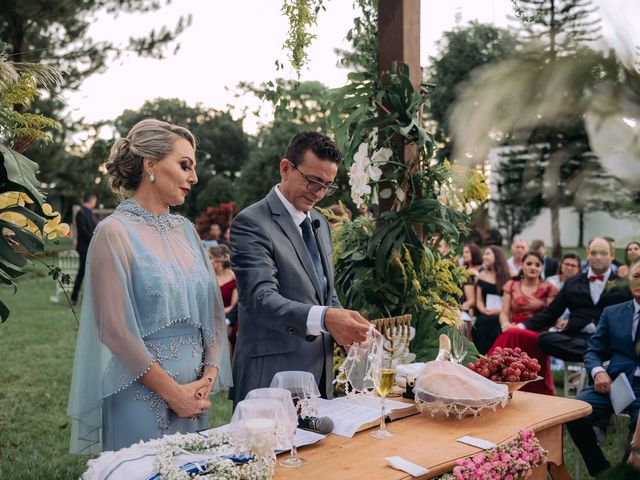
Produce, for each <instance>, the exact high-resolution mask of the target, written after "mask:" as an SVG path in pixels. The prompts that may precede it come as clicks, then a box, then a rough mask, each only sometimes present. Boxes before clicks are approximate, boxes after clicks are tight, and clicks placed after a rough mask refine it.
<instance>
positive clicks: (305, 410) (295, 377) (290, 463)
mask: <svg viewBox="0 0 640 480" xmlns="http://www.w3.org/2000/svg"><path fill="white" fill-rule="evenodd" d="M270 387H271V388H283V389H285V390H288V391H289V392H290V395H291V398H292V399H293V402H294V404H295V406H296V415H299V416H302V417H311V416H315V415H317V414H318V398H319V397H320V391H319V390H318V385H317V383H316V380H315V377H314V376H313V374H312V373H311V372H303V371H294V370H291V371H285V372H278V373H276V374H275V375H274V376H273V379H272V380H271V385H270ZM296 421H297V417H296ZM279 463H280V465H282V466H283V467H288V468H299V467H303V466H305V465H306V464H308V463H309V461H308V460H305V459H304V458H300V457H299V456H298V451H297V448H296V445H295V441H292V442H291V455H290V457H289V458H285V459H284V460H281V461H280V462H279Z"/></svg>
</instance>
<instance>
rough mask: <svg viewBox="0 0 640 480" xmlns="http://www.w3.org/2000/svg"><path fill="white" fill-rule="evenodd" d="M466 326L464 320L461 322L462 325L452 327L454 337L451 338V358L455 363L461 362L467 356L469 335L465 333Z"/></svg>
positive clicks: (451, 331)
mask: <svg viewBox="0 0 640 480" xmlns="http://www.w3.org/2000/svg"><path fill="white" fill-rule="evenodd" d="M465 329H466V326H465V324H464V322H462V321H461V322H460V325H458V326H453V327H451V330H450V333H451V336H452V337H453V338H452V339H451V350H452V351H451V359H452V360H453V361H454V362H455V363H461V362H462V361H463V360H464V357H466V356H467V348H468V344H467V337H466V335H465Z"/></svg>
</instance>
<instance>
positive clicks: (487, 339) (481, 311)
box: [472, 245, 509, 355]
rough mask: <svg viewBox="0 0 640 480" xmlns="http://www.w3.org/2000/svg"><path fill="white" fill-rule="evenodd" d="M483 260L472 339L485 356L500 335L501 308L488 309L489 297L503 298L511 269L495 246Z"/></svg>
mask: <svg viewBox="0 0 640 480" xmlns="http://www.w3.org/2000/svg"><path fill="white" fill-rule="evenodd" d="M482 260H483V262H484V264H483V269H482V271H481V272H480V273H479V274H478V281H477V282H476V292H475V293H476V310H477V311H476V322H475V324H474V327H473V332H472V338H473V343H474V344H475V346H476V348H477V349H478V352H480V353H481V354H482V355H484V354H485V353H487V351H488V350H489V348H490V347H491V345H493V342H494V341H495V340H496V338H498V335H500V322H499V321H498V315H499V314H500V308H487V307H486V305H487V296H488V295H494V296H496V295H497V296H500V297H501V296H502V287H503V286H504V284H505V283H507V282H508V281H509V267H508V266H507V259H506V257H505V254H504V252H503V251H502V249H501V248H500V247H497V246H495V245H491V246H489V247H487V249H486V250H485V251H484V255H483V256H482Z"/></svg>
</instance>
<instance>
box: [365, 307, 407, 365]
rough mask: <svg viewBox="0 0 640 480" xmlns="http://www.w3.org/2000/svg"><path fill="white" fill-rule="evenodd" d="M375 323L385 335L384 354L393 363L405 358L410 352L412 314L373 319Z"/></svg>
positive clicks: (377, 328)
mask: <svg viewBox="0 0 640 480" xmlns="http://www.w3.org/2000/svg"><path fill="white" fill-rule="evenodd" d="M373 324H374V325H375V327H376V330H378V331H379V332H380V333H381V334H382V336H383V337H384V340H385V341H384V342H383V346H384V355H385V357H387V358H388V359H390V360H391V364H392V365H395V363H397V362H398V361H402V360H404V359H405V357H406V356H407V354H408V353H409V340H410V334H411V315H410V314H407V315H400V316H397V317H386V318H379V319H377V320H373Z"/></svg>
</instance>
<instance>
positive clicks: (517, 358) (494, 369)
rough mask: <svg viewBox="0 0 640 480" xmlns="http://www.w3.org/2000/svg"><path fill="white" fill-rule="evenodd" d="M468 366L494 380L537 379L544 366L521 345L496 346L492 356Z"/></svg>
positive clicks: (516, 380) (520, 380)
mask: <svg viewBox="0 0 640 480" xmlns="http://www.w3.org/2000/svg"><path fill="white" fill-rule="evenodd" d="M467 367H469V368H470V369H471V370H473V371H474V372H476V373H479V374H480V375H482V376H483V377H485V378H489V379H491V380H493V381H494V382H524V381H527V380H535V379H536V378H537V377H538V372H539V371H540V369H541V368H542V367H541V366H540V364H539V363H538V359H537V358H531V357H529V355H527V352H523V351H522V350H521V349H520V348H519V347H516V348H507V347H505V348H502V347H496V348H495V350H494V351H493V353H492V354H491V356H489V357H483V358H481V359H480V360H478V361H477V362H476V363H469V364H467Z"/></svg>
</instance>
